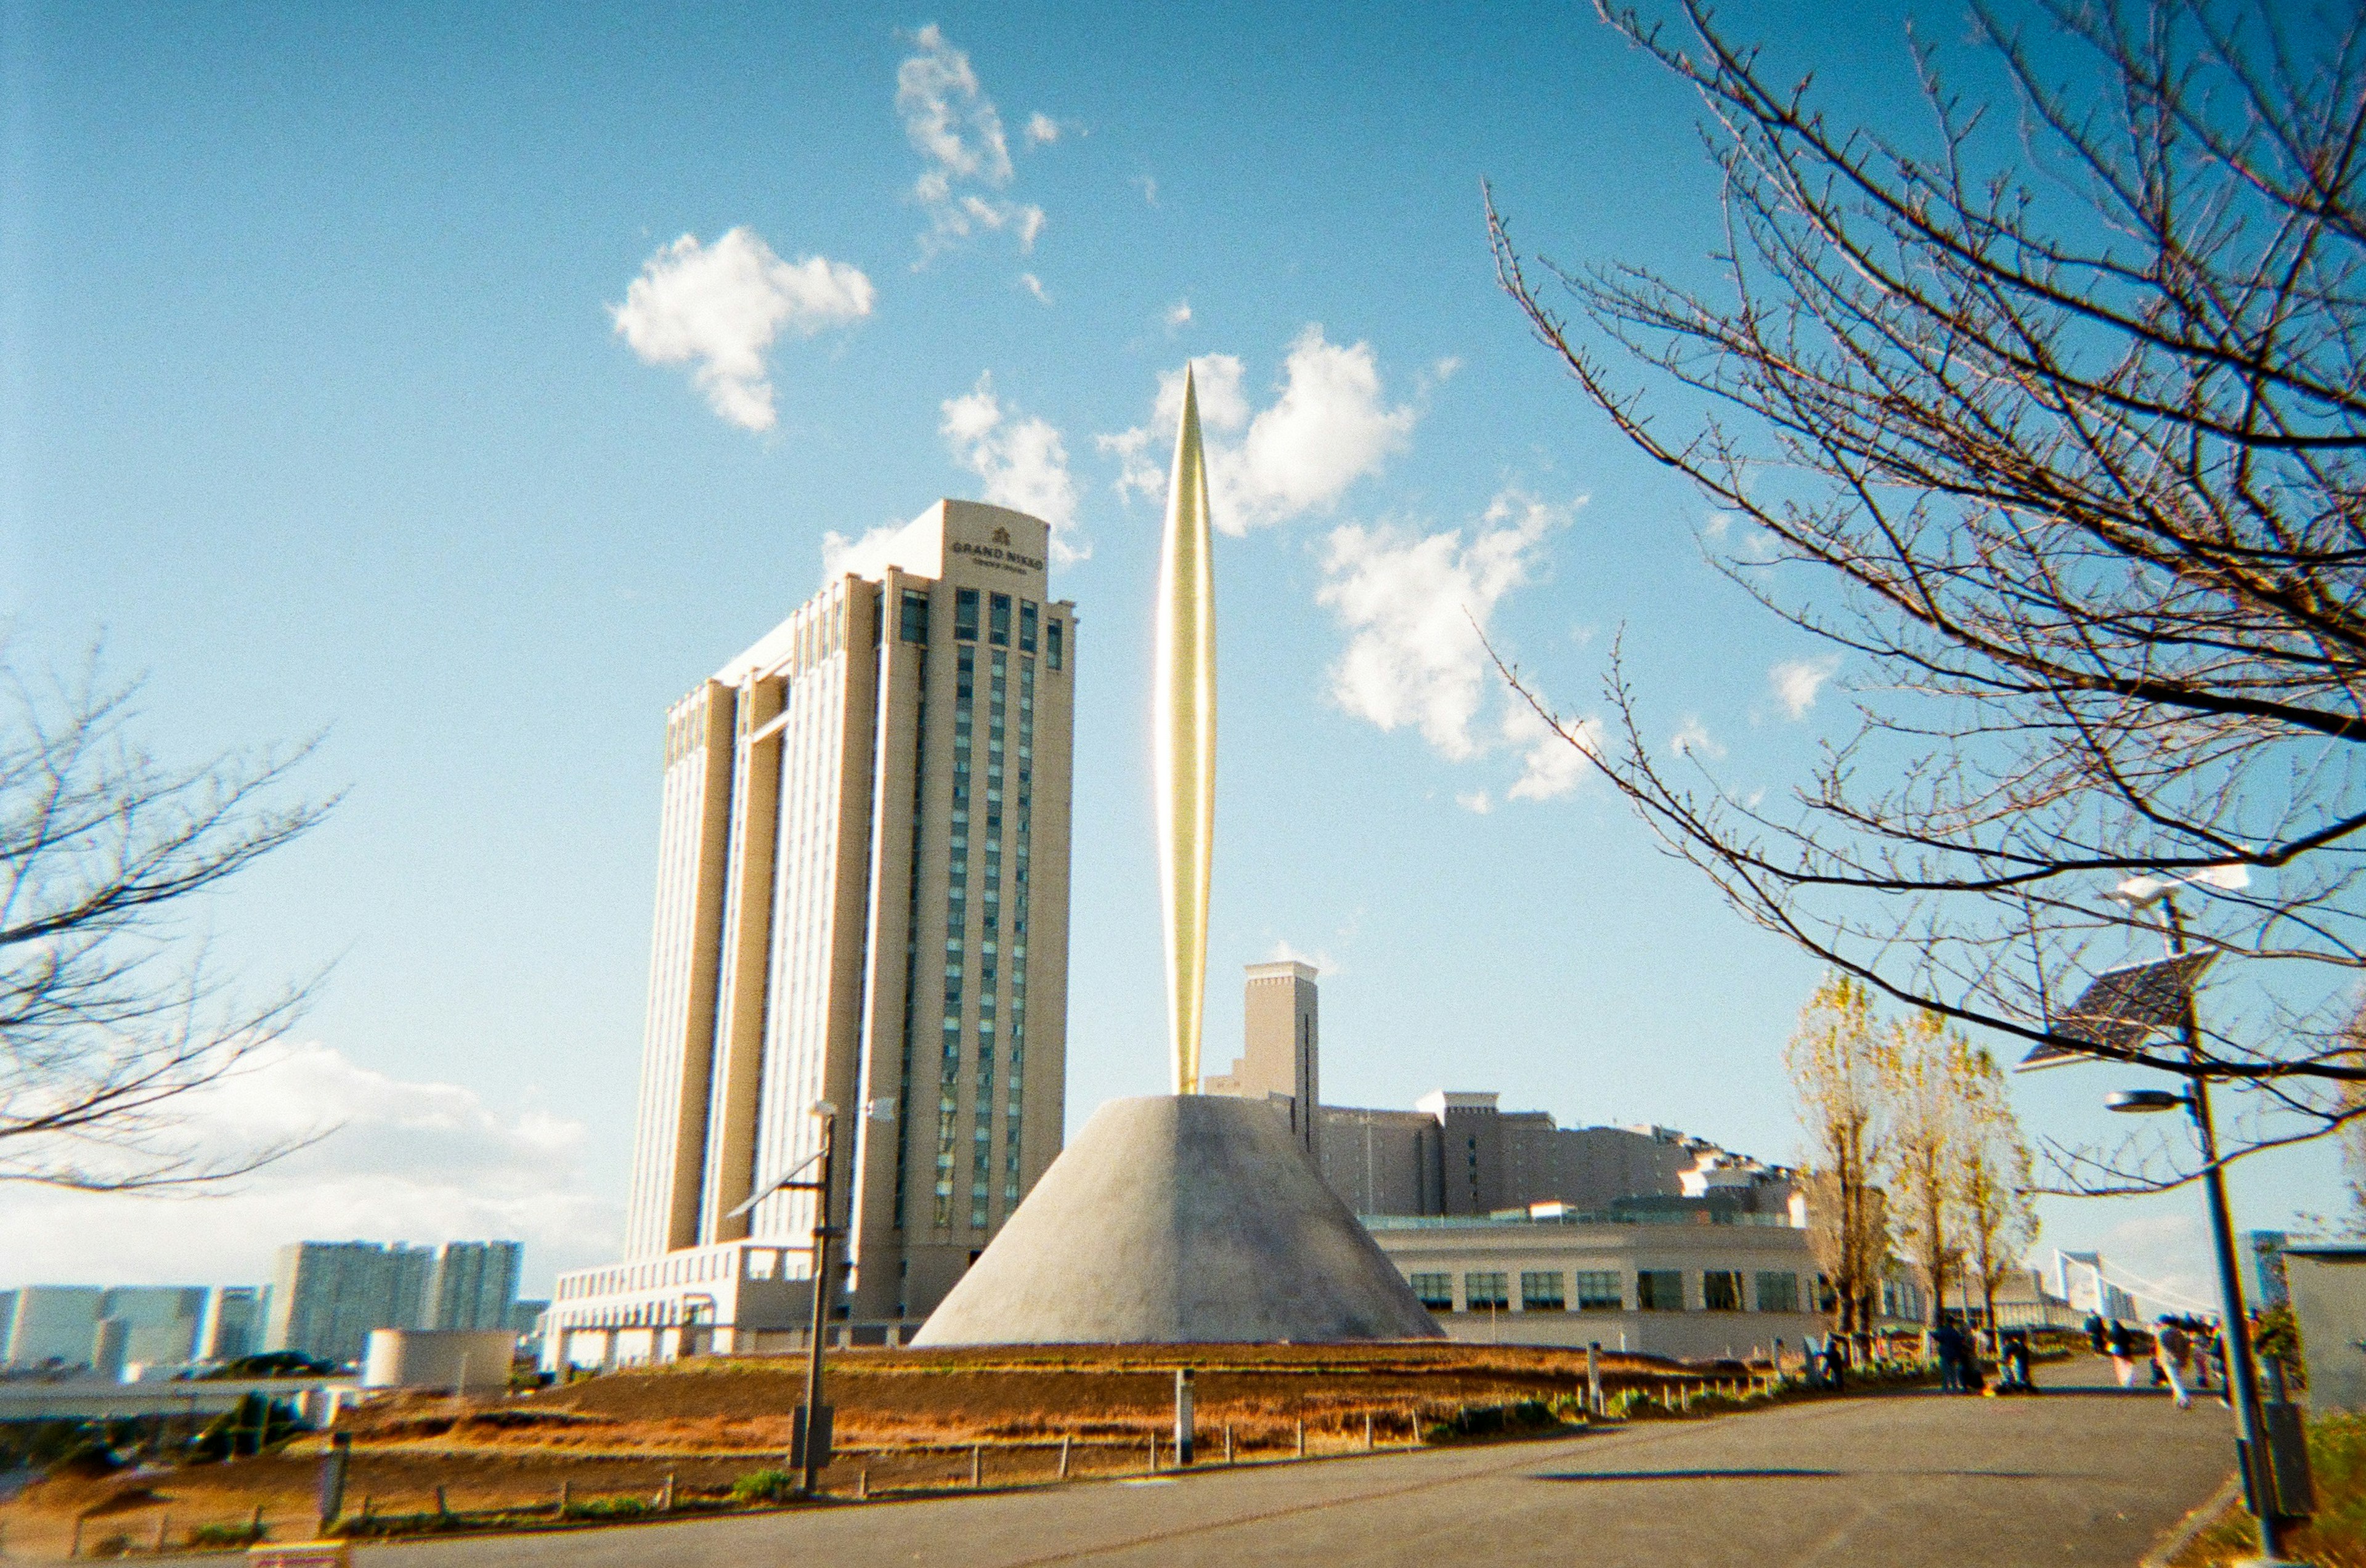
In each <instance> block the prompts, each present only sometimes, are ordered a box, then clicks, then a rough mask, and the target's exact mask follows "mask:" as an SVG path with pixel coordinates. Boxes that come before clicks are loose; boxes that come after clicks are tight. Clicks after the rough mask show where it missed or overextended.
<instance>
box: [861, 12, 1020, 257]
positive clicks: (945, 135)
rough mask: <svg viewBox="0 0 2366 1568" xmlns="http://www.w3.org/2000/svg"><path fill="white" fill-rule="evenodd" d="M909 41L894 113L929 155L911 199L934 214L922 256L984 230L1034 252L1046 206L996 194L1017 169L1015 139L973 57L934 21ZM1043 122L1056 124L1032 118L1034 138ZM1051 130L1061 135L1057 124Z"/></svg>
mask: <svg viewBox="0 0 2366 1568" xmlns="http://www.w3.org/2000/svg"><path fill="white" fill-rule="evenodd" d="M912 42H913V43H914V45H915V46H917V48H918V52H917V53H915V54H913V55H911V56H910V57H909V58H907V60H905V62H903V63H902V64H901V65H899V66H897V67H896V113H898V114H900V115H902V116H903V117H904V134H905V136H906V137H907V139H908V140H909V141H911V143H912V147H913V149H914V151H916V152H918V153H919V154H920V156H921V157H922V158H923V159H924V160H926V163H925V164H924V165H923V167H922V168H921V171H920V177H919V178H918V180H916V181H914V182H913V185H912V197H913V199H914V200H916V201H918V203H919V204H920V207H921V209H922V210H923V211H925V212H927V213H928V215H929V232H927V233H926V234H923V235H922V236H920V250H921V254H922V256H923V257H924V258H925V257H927V256H929V255H933V254H936V253H938V252H940V251H942V250H945V249H947V248H948V247H950V246H952V245H954V244H957V243H960V242H961V241H963V240H965V239H967V238H968V237H969V236H971V235H972V234H975V233H978V232H981V231H987V232H995V231H1008V233H1010V234H1011V235H1013V236H1014V237H1016V238H1017V240H1018V241H1019V248H1020V250H1021V251H1031V250H1033V249H1034V248H1035V236H1036V235H1037V234H1039V233H1040V232H1042V228H1043V209H1042V208H1040V207H1036V206H1033V205H1031V204H1028V203H1021V202H1015V201H1011V200H1008V199H1007V198H1005V197H1002V196H1000V195H998V194H997V193H998V192H1000V191H1002V190H1005V189H1007V188H1008V186H1009V185H1010V182H1011V179H1012V177H1013V175H1015V173H1016V171H1015V170H1014V169H1013V168H1012V167H1011V164H1010V142H1009V139H1008V137H1006V136H1005V135H1004V134H1003V130H1002V116H1001V114H1000V112H999V111H998V110H997V109H996V108H995V107H994V100H993V99H992V98H989V97H987V96H986V93H985V90H984V89H983V88H981V87H980V86H979V85H978V81H977V73H976V72H975V70H973V69H972V68H971V66H970V62H969V56H968V55H967V54H966V53H964V52H963V51H961V50H958V49H955V48H954V47H953V46H952V44H950V43H947V42H946V41H945V35H944V34H943V32H941V30H940V29H939V28H938V27H937V25H936V24H935V23H934V22H931V23H929V25H928V26H927V27H924V28H921V29H920V30H919V31H918V33H916V34H914V35H913V38H912ZM1038 121H1041V122H1042V123H1043V124H1046V125H1052V123H1053V122H1051V121H1050V120H1048V119H1045V118H1044V117H1043V116H1042V115H1037V116H1036V117H1035V118H1034V119H1032V120H1030V121H1029V122H1028V128H1027V129H1028V134H1029V135H1030V136H1031V137H1032V136H1034V134H1035V127H1036V124H1037V122H1038ZM1057 132H1058V127H1057V126H1056V125H1053V135H1054V137H1056V135H1057Z"/></svg>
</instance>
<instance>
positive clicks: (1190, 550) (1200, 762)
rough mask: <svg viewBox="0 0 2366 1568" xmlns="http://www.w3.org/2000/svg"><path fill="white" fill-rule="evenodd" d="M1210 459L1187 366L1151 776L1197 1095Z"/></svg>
mask: <svg viewBox="0 0 2366 1568" xmlns="http://www.w3.org/2000/svg"><path fill="white" fill-rule="evenodd" d="M1208 532H1209V530H1208V463H1207V458H1206V457H1205V456H1204V455H1203V454H1202V453H1201V451H1200V399H1199V393H1198V391H1197V389H1195V388H1194V387H1193V385H1192V380H1191V368H1190V367H1189V365H1188V364H1187V365H1186V366H1185V367H1184V368H1183V423H1182V428H1181V429H1179V430H1178V431H1177V433H1176V435H1175V472H1174V474H1173V476H1172V478H1170V479H1169V480H1168V482H1167V486H1166V538H1165V540H1164V541H1163V542H1162V543H1161V544H1160V546H1159V549H1158V653H1157V673H1156V675H1155V688H1154V691H1153V694H1152V699H1151V700H1152V702H1153V704H1154V705H1155V706H1154V709H1153V714H1152V718H1153V723H1152V731H1153V739H1152V742H1151V745H1152V748H1153V756H1152V772H1153V776H1154V778H1155V781H1156V783H1155V788H1156V790H1157V794H1158V890H1159V893H1160V895H1161V896H1162V898H1163V903H1162V906H1161V908H1162V912H1163V913H1164V915H1165V918H1166V1022H1167V1035H1168V1040H1169V1042H1170V1043H1171V1044H1172V1046H1173V1050H1174V1057H1175V1092H1176V1093H1177V1094H1197V1093H1199V1092H1200V1015H1201V1011H1202V1008H1203V1004H1204V1003H1205V1001H1206V999H1207V989H1208V865H1209V852H1210V849H1211V845H1212V843H1213V840H1214V838H1215V825H1216V589H1215V574H1214V570H1213V565H1214V563H1213V562H1212V561H1211V558H1210V556H1209V549H1208Z"/></svg>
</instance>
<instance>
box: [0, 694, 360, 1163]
mask: <svg viewBox="0 0 2366 1568" xmlns="http://www.w3.org/2000/svg"><path fill="white" fill-rule="evenodd" d="M5 679H6V685H5V689H0V706H4V707H5V716H0V1181H18V1182H40V1183H46V1184H50V1185H53V1186H61V1187H73V1188H82V1189H85V1190H105V1191H120V1190H135V1189H143V1188H155V1187H163V1186H186V1185H189V1184H192V1183H202V1182H207V1181H213V1180H219V1179H222V1178H224V1177H226V1176H230V1175H233V1174H236V1173H238V1172H240V1171H242V1170H247V1169H252V1168H254V1166H255V1165H256V1164H258V1163H259V1162H261V1161H262V1160H264V1159H266V1158H269V1157H272V1156H274V1155H276V1153H279V1152H284V1151H281V1150H277V1149H258V1150H249V1151H243V1152H241V1153H237V1154H233V1155H231V1156H228V1157H227V1158H223V1157H213V1156H207V1155H206V1154H204V1153H203V1152H201V1151H200V1150H198V1149H197V1147H196V1146H195V1145H194V1144H193V1143H192V1141H191V1140H190V1139H189V1138H188V1137H186V1135H185V1129H184V1128H183V1126H182V1124H181V1120H180V1118H179V1116H178V1114H177V1112H178V1111H179V1110H180V1109H181V1107H182V1102H183V1101H184V1100H185V1098H186V1096H188V1095H189V1094H190V1093H191V1092H192V1091H194V1090H197V1089H202V1088H204V1087H205V1086H207V1085H208V1084H212V1083H216V1082H218V1081H220V1079H221V1078H222V1077H224V1076H225V1075H226V1074H229V1073H232V1072H235V1071H236V1070H237V1069H238V1066H239V1065H240V1063H241V1062H242V1061H243V1060H244V1059H245V1058H247V1057H248V1056H249V1055H251V1054H252V1053H254V1051H255V1050H257V1049H258V1048H260V1047H262V1046H264V1045H265V1044H267V1043H270V1042H271V1041H273V1040H275V1039H276V1038H277V1037H278V1036H279V1035H280V1034H281V1033H282V1032H284V1031H285V1030H286V1029H287V1026H288V1024H289V1023H290V1022H291V1021H293V1020H294V1018H295V1017H296V1015H297V1013H298V1011H299V1008H300V1007H301V1005H302V1003H303V1001H304V999H305V998H306V995H307V992H308V990H309V987H307V986H297V987H293V988H291V989H288V990H287V991H284V992H282V993H280V994H279V995H278V996H276V997H275V998H273V999H271V1000H269V1001H266V1002H263V1003H261V1004H259V1005H257V1004H242V1003H241V1002H239V1001H238V1000H237V998H235V997H234V996H232V995H231V992H230V990H229V988H228V987H225V986H224V985H223V984H222V982H221V981H220V977H219V976H216V975H215V974H214V973H213V972H212V970H211V969H210V968H209V967H208V964H207V963H206V958H205V953H204V944H203V940H202V936H201V935H200V934H199V933H198V931H197V922H198V917H199V916H200V914H201V912H202V907H203V903H204V900H205V898H206V896H207V895H208V894H209V893H211V892H213V891H214V890H215V889H217V888H219V887H220V886H221V885H222V884H223V883H224V882H226V881H228V880H229V879H230V878H231V877H233V876H235V875H237V874H239V873H240V872H242V871H243V870H245V869H246V868H247V867H249V866H251V865H253V864H254V863H255V862H256V861H257V860H259V859H261V858H262V857H264V856H265V855H267V854H269V853H271V852H273V851H275V850H277V849H280V848H283V847H284V846H286V845H287V844H288V843H290V842H292V841H293V840H296V839H297V838H299V836H301V835H302V834H303V833H304V832H305V831H306V830H307V829H310V828H311V827H312V826H313V825H314V824H316V823H317V822H319V821H320V820H321V817H322V816H323V815H324V813H325V812H326V811H327V810H328V809H329V807H330V806H332V805H333V804H334V802H333V801H331V802H325V803H308V802H302V801H289V800H287V799H285V798H283V797H284V796H285V795H287V786H288V784H289V773H290V772H291V770H293V769H294V768H295V766H296V765H297V764H298V763H299V761H302V760H303V758H304V756H305V755H306V753H307V751H308V750H309V748H299V749H298V750H294V751H291V752H287V753H284V754H277V755H266V756H262V757H242V756H236V755H224V756H221V757H218V758H216V759H215V760H213V761H210V762H208V763H207V764H205V765H203V766H199V767H195V768H179V769H176V768H173V767H168V766H166V765H164V764H163V763H161V762H159V761H156V760H155V759H154V758H152V756H150V755H149V754H148V753H147V752H146V751H145V750H142V749H141V746H140V745H139V743H138V742H137V740H136V739H135V738H134V730H135V728H136V726H137V719H138V714H137V712H136V710H135V708H134V706H133V699H134V697H135V695H136V693H137V690H138V688H137V686H136V684H108V683H107V682H106V681H105V680H104V678H103V676H102V674H101V672H100V669H99V660H97V658H96V656H94V657H93V658H92V659H91V660H90V661H89V663H88V665H87V666H86V667H85V668H84V671H83V672H82V674H81V675H80V676H79V677H77V678H75V679H73V680H71V681H67V682H51V683H49V684H47V685H36V684H34V683H32V682H28V681H26V680H23V679H21V678H13V677H10V678H5Z"/></svg>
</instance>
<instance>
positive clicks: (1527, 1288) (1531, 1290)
mask: <svg viewBox="0 0 2366 1568" xmlns="http://www.w3.org/2000/svg"><path fill="white" fill-rule="evenodd" d="M1567 1304H1568V1303H1567V1301H1566V1299H1565V1298H1564V1297H1563V1296H1562V1295H1561V1293H1560V1269H1546V1270H1544V1271H1542V1272H1538V1273H1523V1274H1522V1275H1521V1276H1520V1310H1521V1311H1522V1312H1560V1311H1562V1310H1563V1309H1564V1308H1565V1307H1566V1306H1567Z"/></svg>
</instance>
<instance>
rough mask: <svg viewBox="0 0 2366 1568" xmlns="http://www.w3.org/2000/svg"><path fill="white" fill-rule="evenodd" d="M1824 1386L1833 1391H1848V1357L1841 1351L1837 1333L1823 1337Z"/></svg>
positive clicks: (1839, 1338)
mask: <svg viewBox="0 0 2366 1568" xmlns="http://www.w3.org/2000/svg"><path fill="white" fill-rule="evenodd" d="M1824 1386H1825V1387H1826V1388H1829V1389H1831V1391H1832V1392H1833V1393H1846V1392H1847V1391H1848V1358H1847V1357H1845V1356H1843V1355H1842V1353H1841V1337H1840V1336H1839V1335H1837V1334H1832V1335H1827V1336H1826V1337H1825V1338H1824Z"/></svg>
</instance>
